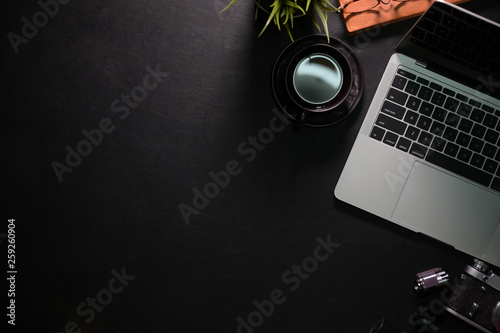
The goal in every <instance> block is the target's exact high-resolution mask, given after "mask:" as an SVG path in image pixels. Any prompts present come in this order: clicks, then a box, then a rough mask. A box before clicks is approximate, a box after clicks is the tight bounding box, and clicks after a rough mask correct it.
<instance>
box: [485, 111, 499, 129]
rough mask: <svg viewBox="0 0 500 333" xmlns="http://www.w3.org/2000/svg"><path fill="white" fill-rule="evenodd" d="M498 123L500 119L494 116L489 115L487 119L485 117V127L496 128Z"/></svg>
mask: <svg viewBox="0 0 500 333" xmlns="http://www.w3.org/2000/svg"><path fill="white" fill-rule="evenodd" d="M497 123H498V118H497V117H495V116H494V115H492V114H487V115H486V117H484V121H483V125H484V126H487V127H489V128H495V126H496V125H497Z"/></svg>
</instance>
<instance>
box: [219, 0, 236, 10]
mask: <svg viewBox="0 0 500 333" xmlns="http://www.w3.org/2000/svg"><path fill="white" fill-rule="evenodd" d="M238 1H240V0H232V1H231V2H230V3H229V5H227V6H226V8H224V9H223V10H221V11H220V12H221V13H222V12H223V11H225V10H226V9H228V8H229V7H231V6H232V5H234V4H235V3H237V2H238Z"/></svg>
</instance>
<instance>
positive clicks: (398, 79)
mask: <svg viewBox="0 0 500 333" xmlns="http://www.w3.org/2000/svg"><path fill="white" fill-rule="evenodd" d="M406 82H408V80H407V79H405V78H404V77H402V76H399V75H396V76H395V77H394V81H392V86H393V87H394V88H398V89H400V90H403V89H404V87H405V85H406Z"/></svg>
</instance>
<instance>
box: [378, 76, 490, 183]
mask: <svg viewBox="0 0 500 333" xmlns="http://www.w3.org/2000/svg"><path fill="white" fill-rule="evenodd" d="M370 137H371V138H373V139H375V140H378V141H381V142H383V143H385V144H387V145H389V146H392V147H394V148H396V149H399V150H401V151H403V152H405V153H409V154H411V155H413V156H415V157H417V158H419V159H423V160H425V161H428V162H429V163H432V164H434V165H437V166H439V167H441V168H444V169H446V170H449V171H451V172H454V173H456V174H458V175H460V176H462V177H465V178H467V179H469V180H471V181H473V182H476V183H479V184H481V185H484V186H486V187H489V188H490V189H492V190H494V191H498V192H500V110H499V109H498V108H494V107H493V106H492V105H489V104H486V103H484V102H483V101H481V100H479V99H478V98H477V97H475V96H467V95H466V94H465V93H463V92H462V91H457V90H456V89H453V88H450V87H447V86H445V85H443V84H442V83H438V82H433V81H432V79H431V78H427V77H424V76H421V75H417V74H415V73H412V72H411V71H409V70H406V69H402V68H399V69H398V71H397V74H396V75H395V77H394V80H393V82H392V86H391V87H390V89H389V92H388V93H387V96H386V98H385V101H384V104H383V106H382V109H381V110H380V113H379V114H378V116H377V119H376V121H375V124H374V126H373V128H372V131H371V133H370Z"/></svg>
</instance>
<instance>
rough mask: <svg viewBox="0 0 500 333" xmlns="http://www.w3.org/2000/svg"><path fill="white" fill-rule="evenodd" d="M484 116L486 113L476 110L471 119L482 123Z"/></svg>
mask: <svg viewBox="0 0 500 333" xmlns="http://www.w3.org/2000/svg"><path fill="white" fill-rule="evenodd" d="M484 115H485V113H484V111H481V110H479V109H477V108H474V110H472V113H471V115H470V119H472V120H474V121H475V122H478V123H481V122H482V121H483V119H484Z"/></svg>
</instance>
